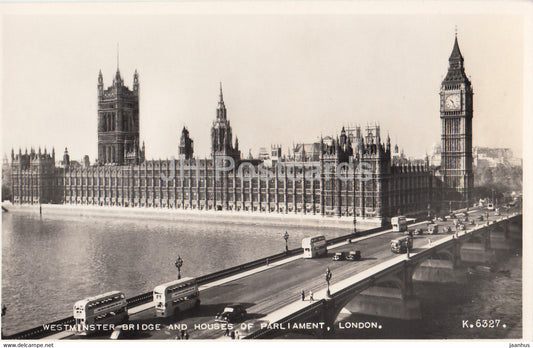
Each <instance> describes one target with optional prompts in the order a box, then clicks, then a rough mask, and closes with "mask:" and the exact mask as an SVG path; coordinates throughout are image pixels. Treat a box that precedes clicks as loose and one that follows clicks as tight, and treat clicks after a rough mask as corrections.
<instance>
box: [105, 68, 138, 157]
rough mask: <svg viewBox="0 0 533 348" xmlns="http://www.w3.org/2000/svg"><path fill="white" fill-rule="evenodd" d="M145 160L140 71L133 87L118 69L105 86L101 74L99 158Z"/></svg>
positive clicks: (136, 75)
mask: <svg viewBox="0 0 533 348" xmlns="http://www.w3.org/2000/svg"><path fill="white" fill-rule="evenodd" d="M142 161H144V151H143V150H142V149H141V148H140V142H139V75H138V74H137V70H136V71H135V73H134V75H133V90H130V89H129V88H128V87H126V86H124V80H122V77H121V76H120V71H119V68H118V66H117V72H116V74H115V78H114V79H113V85H112V86H110V87H109V88H107V89H106V90H104V81H103V76H102V71H100V73H99V74H98V162H99V163H100V164H115V165H122V164H131V163H135V164H137V163H139V162H142Z"/></svg>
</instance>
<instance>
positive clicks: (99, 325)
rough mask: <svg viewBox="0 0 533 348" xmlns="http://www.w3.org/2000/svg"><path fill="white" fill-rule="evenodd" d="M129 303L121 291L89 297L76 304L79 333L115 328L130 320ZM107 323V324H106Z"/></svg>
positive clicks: (86, 333)
mask: <svg viewBox="0 0 533 348" xmlns="http://www.w3.org/2000/svg"><path fill="white" fill-rule="evenodd" d="M127 306H128V303H127V302H126V297H125V296H124V294H123V293H122V292H120V291H111V292H106V293H105V294H101V295H97V296H93V297H89V298H86V299H83V300H80V301H78V302H76V303H75V304H74V319H75V320H76V325H75V330H76V332H75V333H76V334H77V335H88V334H90V333H93V332H96V331H100V330H111V331H112V330H113V329H114V326H115V325H119V324H123V323H125V322H127V321H128V319H129V318H128V308H127ZM106 324H107V325H106Z"/></svg>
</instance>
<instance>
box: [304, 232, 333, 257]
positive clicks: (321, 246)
mask: <svg viewBox="0 0 533 348" xmlns="http://www.w3.org/2000/svg"><path fill="white" fill-rule="evenodd" d="M302 248H303V249H304V256H303V257H304V258H306V259H310V258H313V257H318V256H322V255H326V254H327V253H328V250H327V247H326V237H324V236H316V237H307V238H304V239H302Z"/></svg>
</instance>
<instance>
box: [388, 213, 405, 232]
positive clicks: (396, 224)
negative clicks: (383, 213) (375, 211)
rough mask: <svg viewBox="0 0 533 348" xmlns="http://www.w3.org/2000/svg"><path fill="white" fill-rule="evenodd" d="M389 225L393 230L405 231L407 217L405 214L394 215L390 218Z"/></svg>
mask: <svg viewBox="0 0 533 348" xmlns="http://www.w3.org/2000/svg"><path fill="white" fill-rule="evenodd" d="M390 222H391V225H392V231H393V232H403V231H407V219H406V218H405V216H403V215H402V216H395V217H393V218H391V221H390Z"/></svg>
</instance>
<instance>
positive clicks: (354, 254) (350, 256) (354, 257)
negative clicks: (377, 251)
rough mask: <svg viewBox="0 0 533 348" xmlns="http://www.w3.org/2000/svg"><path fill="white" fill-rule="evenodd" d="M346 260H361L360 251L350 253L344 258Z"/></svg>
mask: <svg viewBox="0 0 533 348" xmlns="http://www.w3.org/2000/svg"><path fill="white" fill-rule="evenodd" d="M346 260H348V261H357V260H361V251H360V250H354V251H350V253H349V254H348V256H346Z"/></svg>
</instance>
